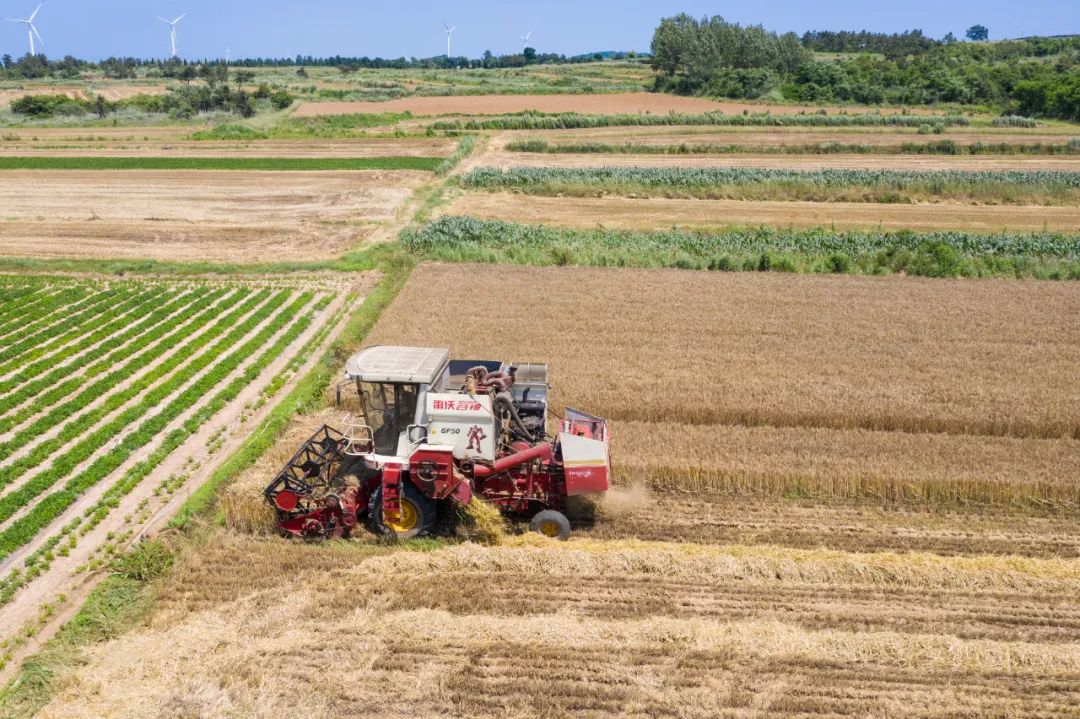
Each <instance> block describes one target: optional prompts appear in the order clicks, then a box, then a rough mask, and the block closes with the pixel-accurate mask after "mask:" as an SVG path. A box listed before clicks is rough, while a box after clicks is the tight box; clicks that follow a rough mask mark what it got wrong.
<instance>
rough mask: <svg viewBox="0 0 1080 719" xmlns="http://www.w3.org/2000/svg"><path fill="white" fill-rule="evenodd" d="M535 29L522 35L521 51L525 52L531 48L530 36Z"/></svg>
mask: <svg viewBox="0 0 1080 719" xmlns="http://www.w3.org/2000/svg"><path fill="white" fill-rule="evenodd" d="M532 34H533V31H532V30H529V32H527V33H525V34H524V35H522V36H521V51H522V52H525V51H526V50H527V49H528V48H529V38H530V37H532Z"/></svg>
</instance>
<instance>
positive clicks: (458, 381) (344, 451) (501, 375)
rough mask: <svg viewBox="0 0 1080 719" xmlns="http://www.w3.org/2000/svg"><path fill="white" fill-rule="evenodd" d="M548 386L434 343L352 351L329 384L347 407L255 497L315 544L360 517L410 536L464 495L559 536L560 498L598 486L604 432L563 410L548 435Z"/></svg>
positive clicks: (564, 527) (606, 477)
mask: <svg viewBox="0 0 1080 719" xmlns="http://www.w3.org/2000/svg"><path fill="white" fill-rule="evenodd" d="M549 390H550V386H549V385H548V377H547V367H546V366H545V365H541V364H514V363H507V362H502V361H496V360H451V359H450V353H449V350H447V349H443V348H426V347H425V348H421V347H386V346H377V347H371V348H368V349H366V350H364V351H362V352H360V353H359V354H357V355H355V356H354V357H352V358H350V359H349V360H348V362H347V363H346V368H345V379H344V380H343V381H342V382H341V383H340V384H339V385H338V388H337V391H338V403H339V405H341V404H342V403H343V402H344V403H348V404H352V405H354V406H355V408H356V409H355V412H353V413H349V414H346V415H345V417H344V419H343V421H342V426H341V428H340V429H338V428H332V427H329V426H324V427H322V428H321V429H319V431H317V432H316V433H315V434H314V435H313V436H312V437H311V439H309V440H308V441H307V442H305V443H304V445H303V446H302V447H301V448H300V449H299V450H298V451H297V453H296V454H295V455H294V456H293V457H292V459H291V460H290V461H289V463H288V464H287V465H286V466H285V467H284V468H283V469H282V471H281V472H280V473H279V474H278V475H277V477H275V478H274V480H273V481H272V482H271V483H270V484H269V486H267V488H266V490H265V496H266V500H267V502H269V503H270V505H271V506H272V507H273V508H274V510H275V511H276V512H277V518H278V528H279V529H280V530H281V531H282V532H283V533H286V534H291V535H295V536H298V537H304V538H307V539H325V538H329V537H345V536H348V535H349V534H350V533H351V532H352V530H353V529H354V528H355V527H356V526H357V525H358V524H360V523H362V522H363V523H366V524H367V526H368V527H369V528H370V529H371V530H372V531H375V532H378V533H390V534H393V535H396V536H398V537H401V538H411V537H415V536H418V535H421V534H425V533H428V532H430V531H432V529H433V528H434V527H435V524H436V522H437V520H438V519H439V517H440V515H441V514H442V513H443V512H446V511H448V510H450V509H451V508H452V506H453V505H455V504H456V505H465V504H468V503H469V502H470V501H471V500H472V498H473V497H474V496H476V497H478V498H480V499H481V500H483V501H486V502H490V503H491V504H493V505H495V506H496V507H498V508H499V509H500V510H501V511H502V512H503V513H504V514H506V515H510V516H515V517H524V518H528V519H531V527H532V529H533V530H535V531H538V532H541V533H543V534H546V535H549V536H553V537H559V538H562V539H565V538H566V537H567V536H568V535H569V532H570V524H569V522H568V520H567V518H566V516H565V510H566V504H567V500H568V499H569V498H570V497H574V496H578V495H586V494H590V495H591V494H597V493H601V492H605V491H607V489H608V487H609V481H610V466H611V463H610V453H609V446H608V443H609V440H610V430H609V428H608V425H607V422H606V421H605V420H603V419H601V418H599V417H594V416H592V415H589V414H586V413H584V412H580V411H578V410H574V409H567V410H566V413H565V416H564V417H562V418H560V419H559V421H558V423H557V427H558V430H557V431H556V432H555V433H554V434H553V435H549V434H548V420H549V418H548V392H549ZM350 394H351V395H352V396H351V397H350V396H349V395H350Z"/></svg>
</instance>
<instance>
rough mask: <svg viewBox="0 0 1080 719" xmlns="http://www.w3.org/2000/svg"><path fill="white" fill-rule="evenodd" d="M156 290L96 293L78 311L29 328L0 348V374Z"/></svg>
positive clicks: (132, 304) (89, 329) (65, 341)
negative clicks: (36, 329)
mask: <svg viewBox="0 0 1080 719" xmlns="http://www.w3.org/2000/svg"><path fill="white" fill-rule="evenodd" d="M160 293H161V289H160V288H155V289H152V290H148V291H145V292H141V293H138V294H136V293H135V292H127V291H119V292H118V291H114V290H109V291H106V292H102V293H100V295H98V296H95V297H96V299H94V300H93V301H92V302H90V303H88V304H87V305H86V306H85V308H83V309H82V311H81V312H78V313H76V314H73V315H72V316H71V317H69V318H66V319H63V320H61V321H58V322H56V323H55V324H53V325H51V326H47V327H44V328H43V329H40V330H38V331H36V332H34V331H31V333H30V334H29V335H26V336H23V337H20V338H19V340H18V341H16V342H12V343H11V344H10V345H8V347H6V348H5V349H4V350H3V351H0V375H6V374H8V373H9V372H12V371H14V370H17V369H18V368H19V367H20V366H23V365H25V364H26V363H27V362H33V361H34V360H37V359H39V358H41V357H43V356H45V355H47V354H49V353H51V352H53V351H54V350H56V349H59V348H60V347H63V346H64V345H66V344H68V343H69V342H71V341H72V340H75V339H78V338H79V337H82V336H83V335H85V334H88V333H91V332H92V331H93V330H94V328H95V327H99V326H101V323H102V322H103V321H105V322H107V321H108V320H109V319H111V318H112V317H114V316H116V310H117V309H118V308H124V309H125V310H128V309H131V308H132V307H135V306H138V305H139V304H141V303H142V301H144V300H145V299H147V298H148V297H151V296H153V295H157V294H160Z"/></svg>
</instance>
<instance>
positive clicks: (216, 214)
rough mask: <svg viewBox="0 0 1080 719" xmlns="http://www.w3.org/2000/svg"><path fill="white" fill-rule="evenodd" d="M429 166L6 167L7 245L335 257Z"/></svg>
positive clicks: (32, 253)
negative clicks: (414, 168) (399, 168)
mask: <svg viewBox="0 0 1080 719" xmlns="http://www.w3.org/2000/svg"><path fill="white" fill-rule="evenodd" d="M430 177H431V174H430V173H427V172H401V171H356V172H302V173H294V172H243V171H231V172H206V171H198V170H159V171H140V170H130V171H124V172H101V171H81V170H57V171H53V170H50V171H39V170H10V171H5V172H2V173H0V208H2V209H0V253H2V254H4V255H6V256H16V257H68V258H110V259H112V258H132V259H159V260H187V261H194V260H211V261H227V262H249V263H259V262H271V261H290V260H312V259H325V258H333V257H338V256H340V255H341V254H343V253H344V252H346V251H348V250H349V249H351V248H353V247H355V246H357V245H358V244H361V243H362V242H364V241H365V240H366V238H367V237H368V236H369V235H370V233H371V232H372V230H373V229H374V228H375V227H376V226H377V224H378V223H380V222H386V221H390V220H393V219H394V218H395V217H396V216H397V212H398V210H399V208H400V207H402V205H403V204H404V203H405V202H407V201H408V199H409V197H410V196H411V193H412V190H413V189H414V188H415V187H417V186H418V185H420V184H421V183H422V182H423V181H425V180H426V179H429V178H430Z"/></svg>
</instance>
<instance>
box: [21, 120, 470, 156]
mask: <svg viewBox="0 0 1080 719" xmlns="http://www.w3.org/2000/svg"><path fill="white" fill-rule="evenodd" d="M138 132H139V133H140V134H139V135H137V136H132V135H130V133H129V134H127V135H123V136H121V137H116V138H114V137H108V136H100V137H99V136H95V135H93V134H91V135H88V136H86V137H80V136H78V135H68V136H59V137H55V138H51V137H48V138H46V137H42V138H40V139H38V140H37V141H32V140H18V141H9V142H4V141H0V156H3V157H27V156H29V157H155V158H156V157H213V158H233V157H259V158H262V157H272V158H293V157H297V158H342V159H353V158H386V157H390V158H392V157H445V156H446V155H449V154H450V153H451V152H453V150H454V147H455V146H456V144H457V143H456V142H455V141H453V140H448V139H444V138H416V139H409V140H399V139H394V138H371V139H341V140H238V141H214V140H188V139H185V138H183V137H182V136H181V137H177V138H175V139H171V138H155V137H150V138H149V139H144V138H143V136H142V134H141V132H142V129H141V128H140V129H139V130H138Z"/></svg>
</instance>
